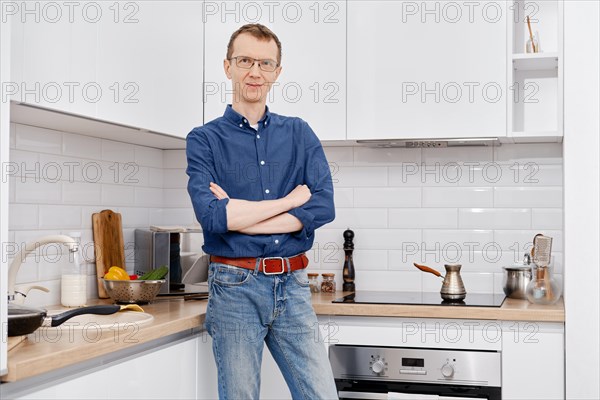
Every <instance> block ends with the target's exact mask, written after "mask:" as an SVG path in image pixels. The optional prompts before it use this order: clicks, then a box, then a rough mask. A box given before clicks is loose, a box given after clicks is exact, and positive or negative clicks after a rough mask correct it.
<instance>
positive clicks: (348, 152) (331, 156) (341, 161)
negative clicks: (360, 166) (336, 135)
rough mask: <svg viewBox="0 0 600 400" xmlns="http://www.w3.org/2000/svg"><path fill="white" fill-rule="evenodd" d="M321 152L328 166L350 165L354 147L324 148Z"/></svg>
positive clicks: (352, 159)
mask: <svg viewBox="0 0 600 400" xmlns="http://www.w3.org/2000/svg"><path fill="white" fill-rule="evenodd" d="M323 151H324V152H325V157H326V158H327V162H329V163H330V164H337V165H352V163H353V161H354V147H344V146H339V147H338V146H335V147H333V146H332V147H324V148H323Z"/></svg>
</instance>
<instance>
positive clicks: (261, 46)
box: [224, 33, 281, 103]
mask: <svg viewBox="0 0 600 400" xmlns="http://www.w3.org/2000/svg"><path fill="white" fill-rule="evenodd" d="M231 56H232V57H240V56H243V57H250V58H253V59H255V60H266V59H269V60H275V62H276V61H277V44H276V43H275V41H274V40H273V39H271V40H269V41H264V40H259V39H257V38H255V37H254V36H252V35H250V34H247V33H242V34H241V35H239V36H238V37H237V38H236V39H235V41H234V42H233V52H232V54H231ZM258 64H259V63H258V61H257V62H255V63H254V65H253V66H252V67H251V68H250V69H244V68H241V67H239V66H238V65H237V63H236V60H235V59H233V58H232V59H231V60H225V62H224V68H225V74H226V75H227V78H229V79H231V83H232V85H233V93H234V99H233V101H234V102H242V103H261V102H262V103H266V99H267V95H268V93H269V90H271V86H272V85H273V83H274V82H275V81H276V80H277V78H278V77H279V73H280V72H281V67H280V66H278V67H277V68H276V69H275V71H273V72H267V71H263V70H262V69H260V67H259V65H258Z"/></svg>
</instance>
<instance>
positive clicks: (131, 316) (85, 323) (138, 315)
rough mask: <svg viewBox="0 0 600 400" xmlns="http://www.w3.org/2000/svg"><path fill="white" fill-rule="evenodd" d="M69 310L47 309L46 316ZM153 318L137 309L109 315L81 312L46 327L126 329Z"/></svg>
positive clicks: (149, 321) (146, 323)
mask: <svg viewBox="0 0 600 400" xmlns="http://www.w3.org/2000/svg"><path fill="white" fill-rule="evenodd" d="M68 310H70V309H69V308H56V309H49V310H48V316H52V315H56V314H60V313H62V312H65V311H68ZM153 320H154V317H153V316H152V315H151V314H148V313H145V312H137V311H119V312H117V313H115V314H110V315H97V314H82V315H78V316H76V317H73V318H71V319H69V320H67V321H66V322H64V323H63V324H62V325H59V326H56V327H48V328H46V329H60V328H65V329H107V330H108V329H110V330H113V331H114V330H117V329H119V330H127V329H131V327H132V326H137V327H138V328H139V327H142V326H144V325H148V324H150V323H151V322H152V321H153Z"/></svg>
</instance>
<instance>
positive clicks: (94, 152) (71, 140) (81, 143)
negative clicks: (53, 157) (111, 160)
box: [62, 132, 102, 160]
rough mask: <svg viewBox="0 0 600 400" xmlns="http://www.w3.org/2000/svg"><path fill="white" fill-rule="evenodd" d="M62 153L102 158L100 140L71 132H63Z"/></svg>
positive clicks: (78, 156)
mask: <svg viewBox="0 0 600 400" xmlns="http://www.w3.org/2000/svg"><path fill="white" fill-rule="evenodd" d="M62 154H63V155H65V156H71V157H76V158H88V159H92V160H100V159H101V158H102V140H101V139H98V138H95V137H91V136H84V135H76V134H73V133H67V132H65V133H63V143H62Z"/></svg>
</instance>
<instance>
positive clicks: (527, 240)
mask: <svg viewBox="0 0 600 400" xmlns="http://www.w3.org/2000/svg"><path fill="white" fill-rule="evenodd" d="M538 233H542V234H544V235H546V236H550V237H551V238H552V252H555V251H558V252H562V251H563V235H562V231H554V230H544V231H541V232H540V231H534V230H495V231H494V241H495V242H496V243H498V245H499V246H500V247H501V248H502V250H515V249H517V248H519V249H521V250H522V251H526V250H528V249H531V247H532V246H533V237H534V236H535V235H537V234H538Z"/></svg>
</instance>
